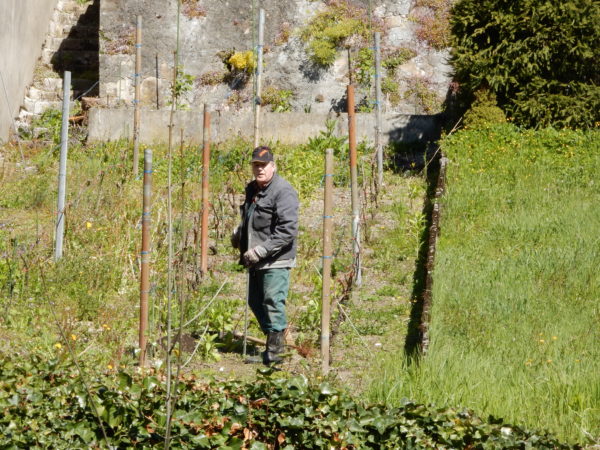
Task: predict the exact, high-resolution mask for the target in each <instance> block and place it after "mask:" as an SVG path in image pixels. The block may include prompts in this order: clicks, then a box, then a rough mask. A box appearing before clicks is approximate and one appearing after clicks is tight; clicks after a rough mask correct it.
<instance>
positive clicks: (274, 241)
mask: <svg viewBox="0 0 600 450" xmlns="http://www.w3.org/2000/svg"><path fill="white" fill-rule="evenodd" d="M298 207H299V202H298V194H297V193H296V191H295V190H294V189H293V188H292V187H291V186H290V185H287V186H285V188H284V189H282V190H281V191H280V192H279V193H278V194H277V197H276V199H275V208H276V211H277V219H276V223H275V228H274V230H273V232H272V233H271V237H270V238H269V239H268V240H267V241H265V242H264V243H263V244H262V246H263V247H264V248H265V250H266V251H267V256H271V255H273V254H275V253H277V252H278V251H279V250H281V249H282V248H283V247H285V246H287V245H290V244H291V243H292V242H294V239H295V238H296V236H297V235H298Z"/></svg>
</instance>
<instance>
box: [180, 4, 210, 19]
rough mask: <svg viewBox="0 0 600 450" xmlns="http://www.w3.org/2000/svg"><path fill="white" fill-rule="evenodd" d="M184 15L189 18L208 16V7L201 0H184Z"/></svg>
mask: <svg viewBox="0 0 600 450" xmlns="http://www.w3.org/2000/svg"><path fill="white" fill-rule="evenodd" d="M181 4H182V6H183V10H182V12H183V15H184V16H186V17H187V18H189V19H197V18H199V17H206V9H204V7H203V6H202V5H201V4H200V0H182V1H181Z"/></svg>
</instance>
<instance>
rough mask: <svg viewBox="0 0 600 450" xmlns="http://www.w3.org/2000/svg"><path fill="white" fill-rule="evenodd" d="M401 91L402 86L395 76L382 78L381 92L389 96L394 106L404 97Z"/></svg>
mask: <svg viewBox="0 0 600 450" xmlns="http://www.w3.org/2000/svg"><path fill="white" fill-rule="evenodd" d="M399 91H400V86H399V85H398V82H397V81H396V80H394V79H393V78H390V77H385V78H383V79H382V80H381V93H382V94H384V95H387V96H388V100H389V102H390V104H391V105H392V106H397V105H398V104H399V103H400V100H401V99H402V98H401V96H400V92H399Z"/></svg>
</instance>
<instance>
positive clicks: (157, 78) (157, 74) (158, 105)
mask: <svg viewBox="0 0 600 450" xmlns="http://www.w3.org/2000/svg"><path fill="white" fill-rule="evenodd" d="M155 66H156V67H155V71H156V110H157V111H158V110H159V109H160V101H159V97H158V90H159V89H158V82H159V79H160V78H159V77H160V72H159V71H158V53H157V54H156V57H155Z"/></svg>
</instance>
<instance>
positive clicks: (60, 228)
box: [54, 71, 71, 261]
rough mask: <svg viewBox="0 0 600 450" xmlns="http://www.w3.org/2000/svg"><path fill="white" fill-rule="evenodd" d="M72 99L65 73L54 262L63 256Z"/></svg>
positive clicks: (67, 76) (69, 74)
mask: <svg viewBox="0 0 600 450" xmlns="http://www.w3.org/2000/svg"><path fill="white" fill-rule="evenodd" d="M70 97H71V72H68V71H67V72H65V74H64V78H63V105H62V125H61V128H60V161H59V167H58V205H57V211H56V233H55V235H56V237H55V246H54V260H55V261H58V260H59V259H60V258H62V254H63V239H64V236H65V198H66V190H67V152H68V147H69V106H70Z"/></svg>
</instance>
